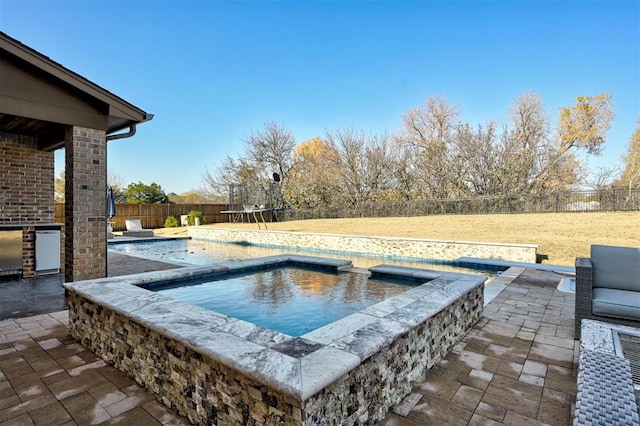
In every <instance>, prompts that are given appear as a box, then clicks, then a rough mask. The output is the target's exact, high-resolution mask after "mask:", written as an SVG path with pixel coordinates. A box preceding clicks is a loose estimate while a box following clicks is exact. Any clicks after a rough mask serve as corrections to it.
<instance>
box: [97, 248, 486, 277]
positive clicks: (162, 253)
mask: <svg viewBox="0 0 640 426" xmlns="http://www.w3.org/2000/svg"><path fill="white" fill-rule="evenodd" d="M109 250H113V251H117V252H120V253H124V254H128V255H133V256H138V257H143V258H147V259H152V260H159V261H162V262H168V263H178V264H185V265H209V264H211V263H216V262H227V261H231V260H243V259H252V258H256V257H264V256H277V255H283V254H299V255H308V254H310V253H314V255H318V253H319V251H317V250H315V251H314V250H306V249H297V248H295V247H288V248H269V247H262V246H257V245H251V244H234V243H221V242H215V241H207V240H200V239H186V238H185V239H177V240H164V241H157V240H156V241H149V240H146V241H136V242H127V243H123V242H109ZM320 253H321V254H319V255H321V256H322V257H326V258H332V259H344V258H348V259H349V260H351V262H352V263H353V265H354V266H355V267H357V268H365V269H366V268H370V267H373V266H376V265H379V264H380V263H385V264H389V265H395V266H407V267H413V268H425V267H431V266H433V265H437V268H436V269H438V270H440V271H447V272H457V273H463V274H474V275H484V276H488V277H489V279H491V278H493V277H494V276H495V274H496V273H495V269H492V268H487V269H480V268H479V269H474V268H468V267H462V266H456V263H455V262H453V261H438V260H436V259H423V260H422V261H417V260H415V259H406V258H405V259H403V258H398V257H392V256H386V257H382V256H361V255H354V254H351V253H339V252H320ZM382 259H384V262H382Z"/></svg>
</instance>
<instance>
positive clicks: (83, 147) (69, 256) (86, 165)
mask: <svg viewBox="0 0 640 426" xmlns="http://www.w3.org/2000/svg"><path fill="white" fill-rule="evenodd" d="M106 161H107V145H106V138H105V132H104V131H100V130H94V129H87V128H81V127H71V126H70V127H68V128H67V130H66V134H65V166H66V168H65V179H66V182H65V228H66V234H65V237H66V238H65V265H66V269H65V281H79V280H86V279H93V278H101V277H104V276H106V270H107V234H106V232H107V225H106V197H105V190H106V187H107V167H106Z"/></svg>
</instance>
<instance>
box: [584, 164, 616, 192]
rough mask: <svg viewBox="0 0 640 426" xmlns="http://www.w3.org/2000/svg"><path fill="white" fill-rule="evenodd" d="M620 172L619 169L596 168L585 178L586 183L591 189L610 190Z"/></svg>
mask: <svg viewBox="0 0 640 426" xmlns="http://www.w3.org/2000/svg"><path fill="white" fill-rule="evenodd" d="M619 172H620V169H619V168H618V167H596V169H595V170H594V171H592V172H591V173H589V174H588V175H587V176H586V177H585V179H584V183H586V184H587V185H588V186H589V188H591V189H596V190H598V189H609V188H611V186H612V183H613V181H614V179H615V176H617V175H618V173H619Z"/></svg>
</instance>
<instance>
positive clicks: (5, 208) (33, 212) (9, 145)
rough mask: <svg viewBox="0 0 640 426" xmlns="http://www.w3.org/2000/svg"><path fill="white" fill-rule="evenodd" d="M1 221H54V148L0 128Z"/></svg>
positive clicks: (30, 137)
mask: <svg viewBox="0 0 640 426" xmlns="http://www.w3.org/2000/svg"><path fill="white" fill-rule="evenodd" d="M0 171H1V175H2V180H1V181H0V193H1V196H0V224H12V223H32V222H35V223H52V222H53V221H54V209H53V194H54V189H53V188H54V187H53V183H54V159H53V152H46V151H40V150H38V139H37V138H35V137H32V136H22V135H14V134H10V133H2V132H0Z"/></svg>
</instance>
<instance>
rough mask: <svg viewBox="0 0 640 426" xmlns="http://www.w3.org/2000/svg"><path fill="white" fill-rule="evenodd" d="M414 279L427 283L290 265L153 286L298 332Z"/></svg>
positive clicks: (338, 316) (268, 325)
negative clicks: (376, 277) (374, 277)
mask: <svg viewBox="0 0 640 426" xmlns="http://www.w3.org/2000/svg"><path fill="white" fill-rule="evenodd" d="M411 284H413V285H418V284H421V283H418V282H412V281H400V280H391V279H373V278H369V276H368V275H367V274H364V273H355V272H339V273H333V272H328V271H321V270H314V269H309V268H303V267H290V266H287V267H278V268H275V269H267V270H260V271H254V272H249V273H242V274H233V275H224V276H221V277H219V278H217V277H216V278H215V279H211V278H207V279H204V280H203V279H200V280H198V281H195V282H194V281H187V282H182V283H180V282H177V283H176V282H171V283H165V284H154V285H153V287H152V288H149V289H150V290H152V291H155V292H157V293H161V294H163V295H165V296H169V297H171V298H174V299H177V300H180V301H183V302H186V303H190V304H193V305H197V306H200V307H202V308H205V309H209V310H211V311H215V312H219V313H222V314H225V315H228V316H230V317H234V318H238V319H241V320H244V321H248V322H251V323H253V324H257V325H260V326H263V327H266V328H269V329H272V330H275V331H279V332H281V333H284V334H288V335H290V336H294V337H298V336H301V335H303V334H305V333H308V332H310V331H313V330H315V329H317V328H320V327H322V326H324V325H326V324H329V323H332V322H334V321H336V320H339V319H341V318H344V317H346V316H348V315H350V314H352V313H354V312H357V311H360V310H362V309H364V308H366V307H368V306H371V305H373V304H376V303H378V302H381V301H383V300H385V299H388V298H390V297H393V296H395V295H397V294H400V293H402V292H404V291H406V290H408V289H409V288H411Z"/></svg>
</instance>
